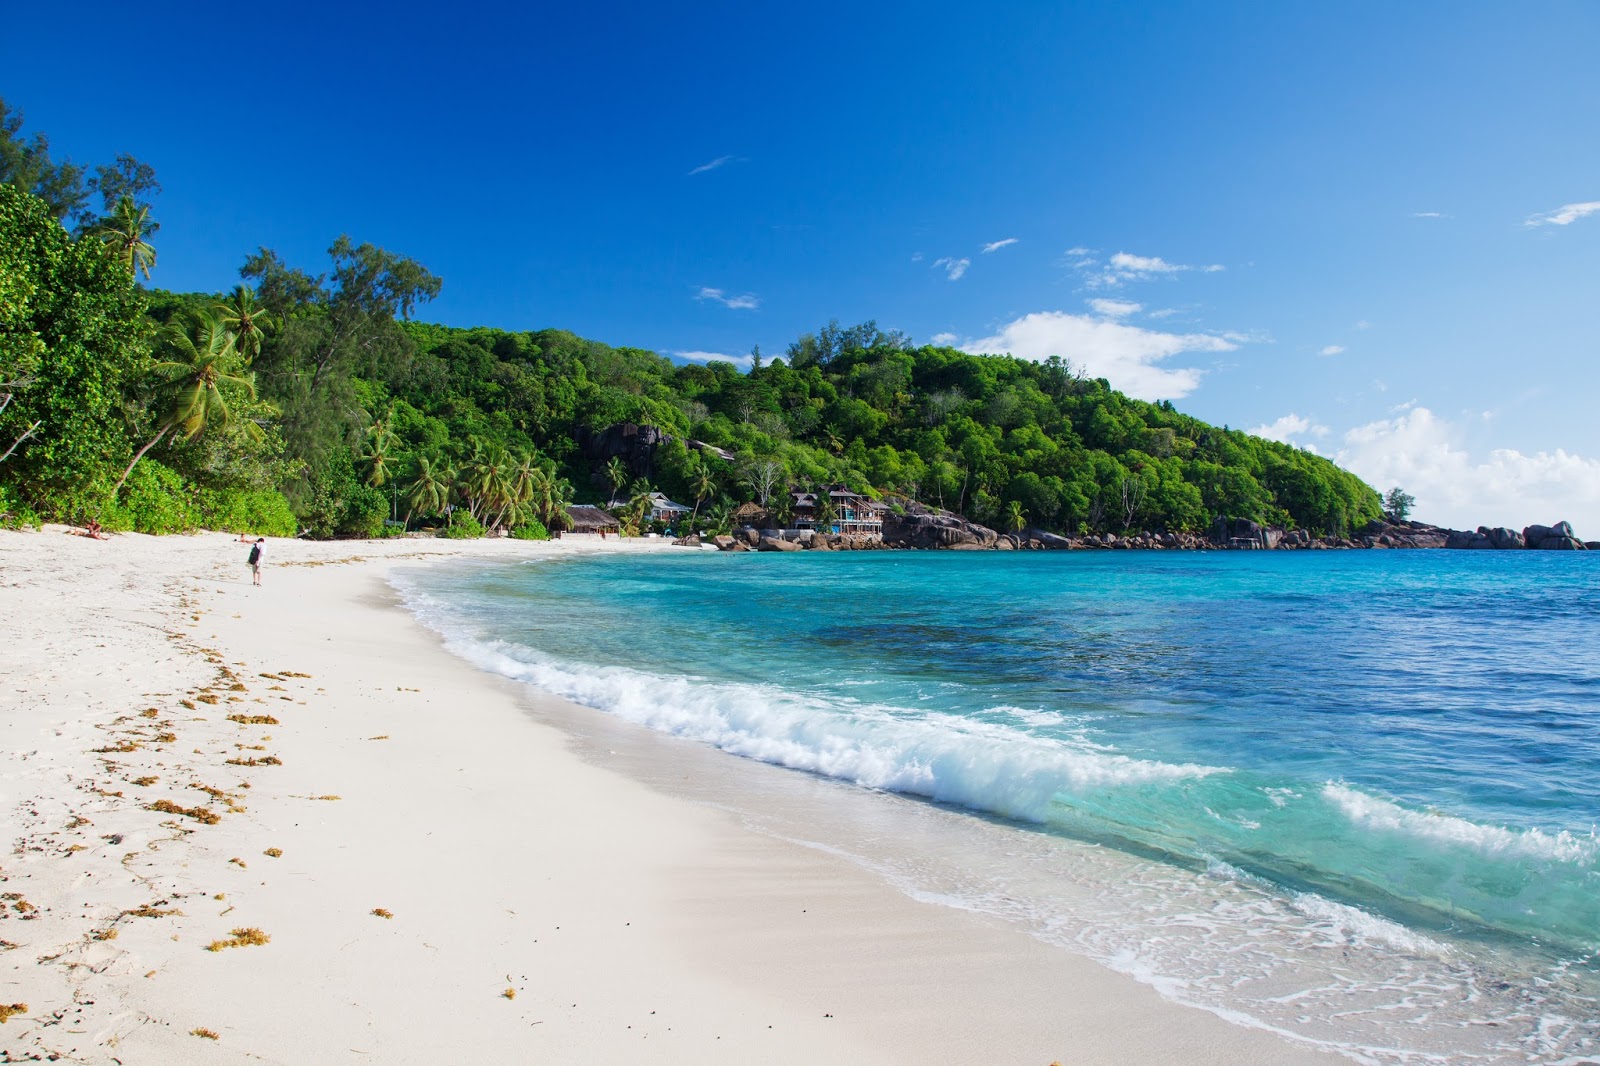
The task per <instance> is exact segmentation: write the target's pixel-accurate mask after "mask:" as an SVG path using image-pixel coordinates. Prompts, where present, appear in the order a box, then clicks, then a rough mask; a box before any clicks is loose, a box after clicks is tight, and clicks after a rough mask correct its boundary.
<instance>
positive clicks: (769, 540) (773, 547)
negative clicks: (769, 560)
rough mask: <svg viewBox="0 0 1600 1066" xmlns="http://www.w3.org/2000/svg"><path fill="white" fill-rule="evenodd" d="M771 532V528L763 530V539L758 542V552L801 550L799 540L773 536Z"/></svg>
mask: <svg viewBox="0 0 1600 1066" xmlns="http://www.w3.org/2000/svg"><path fill="white" fill-rule="evenodd" d="M771 533H772V531H771V530H766V531H763V532H762V534H761V539H760V540H759V541H757V542H756V551H758V552H797V551H800V550H801V548H800V542H799V541H794V540H784V539H783V538H782V537H775V536H772V535H771Z"/></svg>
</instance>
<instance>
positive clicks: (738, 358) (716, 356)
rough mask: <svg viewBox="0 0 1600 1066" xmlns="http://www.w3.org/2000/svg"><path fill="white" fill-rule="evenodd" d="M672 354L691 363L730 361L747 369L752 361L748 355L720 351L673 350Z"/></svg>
mask: <svg viewBox="0 0 1600 1066" xmlns="http://www.w3.org/2000/svg"><path fill="white" fill-rule="evenodd" d="M672 354H673V355H675V356H677V357H678V358H679V359H685V360H687V361H689V362H691V363H716V362H721V363H732V364H733V365H734V366H736V367H738V368H739V369H740V370H749V369H750V364H751V363H752V362H753V361H754V359H753V357H752V356H750V355H724V354H722V353H721V352H673V353H672Z"/></svg>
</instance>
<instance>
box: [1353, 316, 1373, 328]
mask: <svg viewBox="0 0 1600 1066" xmlns="http://www.w3.org/2000/svg"><path fill="white" fill-rule="evenodd" d="M1371 328H1372V323H1371V322H1368V321H1367V320H1366V319H1364V318H1363V319H1359V320H1358V321H1357V322H1356V329H1371Z"/></svg>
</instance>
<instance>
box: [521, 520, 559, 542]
mask: <svg viewBox="0 0 1600 1066" xmlns="http://www.w3.org/2000/svg"><path fill="white" fill-rule="evenodd" d="M511 537H512V539H513V540H549V539H550V531H549V530H548V529H546V528H544V523H543V522H540V521H539V520H538V519H537V518H530V519H528V520H527V521H525V522H518V523H517V524H516V526H515V527H513V528H512V530H511Z"/></svg>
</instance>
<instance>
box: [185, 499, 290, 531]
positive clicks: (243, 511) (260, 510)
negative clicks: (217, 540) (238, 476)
mask: <svg viewBox="0 0 1600 1066" xmlns="http://www.w3.org/2000/svg"><path fill="white" fill-rule="evenodd" d="M199 505H200V521H201V524H202V525H204V526H205V527H206V528H208V529H221V530H226V531H227V532H229V533H254V534H256V535H257V536H262V537H292V536H294V535H295V533H296V532H298V529H299V527H298V525H297V524H296V522H295V518H294V512H293V511H291V510H290V509H289V501H288V500H286V499H284V498H283V493H281V492H279V491H277V490H276V489H201V490H200V494H199Z"/></svg>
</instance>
